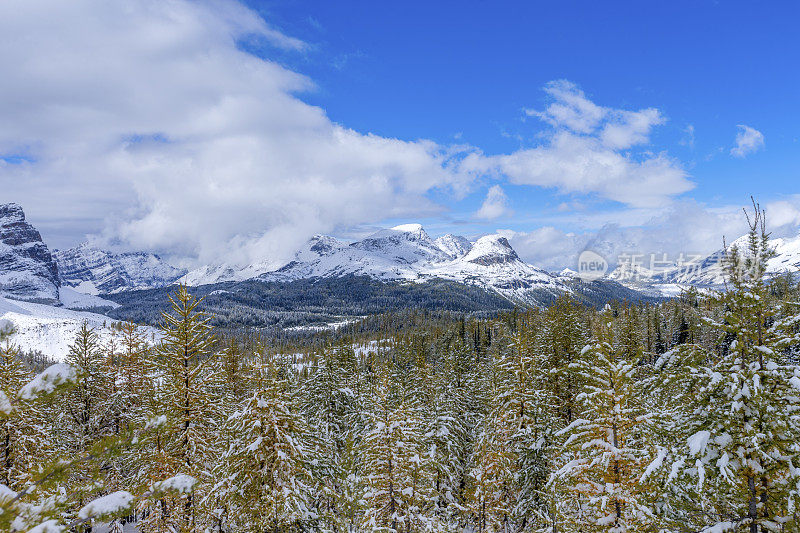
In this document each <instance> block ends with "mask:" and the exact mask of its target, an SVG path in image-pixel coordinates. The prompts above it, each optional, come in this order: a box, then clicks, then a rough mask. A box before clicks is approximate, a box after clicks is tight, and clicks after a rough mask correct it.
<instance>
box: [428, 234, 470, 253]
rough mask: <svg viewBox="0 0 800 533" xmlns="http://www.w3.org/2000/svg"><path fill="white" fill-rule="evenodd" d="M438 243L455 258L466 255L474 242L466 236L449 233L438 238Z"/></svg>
mask: <svg viewBox="0 0 800 533" xmlns="http://www.w3.org/2000/svg"><path fill="white" fill-rule="evenodd" d="M436 244H437V245H438V246H439V248H441V249H442V250H443V251H444V252H445V253H447V254H449V255H450V256H451V257H452V258H453V259H458V258H459V257H464V256H465V255H467V254H468V253H469V251H470V250H471V249H472V243H471V242H469V240H467V239H466V238H465V237H462V236H460V235H453V234H452V233H448V234H447V235H442V236H441V237H439V238H438V239H436Z"/></svg>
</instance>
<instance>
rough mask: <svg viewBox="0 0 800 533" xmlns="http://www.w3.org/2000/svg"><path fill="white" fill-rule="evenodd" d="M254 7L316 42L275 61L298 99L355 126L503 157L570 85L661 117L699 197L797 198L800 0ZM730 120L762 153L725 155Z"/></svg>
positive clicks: (731, 133) (527, 138) (667, 142)
mask: <svg viewBox="0 0 800 533" xmlns="http://www.w3.org/2000/svg"><path fill="white" fill-rule="evenodd" d="M248 3H249V5H251V6H252V7H253V8H254V9H256V10H258V11H259V12H260V13H263V14H264V16H265V17H268V18H269V19H270V20H273V21H275V23H276V24H278V25H279V26H280V27H281V28H282V29H284V30H285V31H287V32H288V33H290V34H292V35H294V36H297V37H299V38H302V39H304V40H306V41H307V42H309V43H312V46H313V48H312V49H311V50H310V51H309V52H308V53H306V54H303V55H302V56H301V57H297V56H296V55H294V54H286V55H284V56H282V57H281V60H282V61H285V62H286V63H287V64H288V65H290V66H291V67H292V68H293V69H296V70H297V71H299V72H302V73H305V74H307V75H309V76H310V77H311V78H312V79H313V80H314V81H315V82H316V83H317V85H318V89H317V90H316V91H313V92H311V93H309V94H306V95H304V96H303V98H304V99H305V100H306V101H308V102H310V103H313V104H315V105H319V106H322V107H323V108H324V109H325V110H326V111H327V113H328V114H329V116H330V117H331V118H332V119H333V120H335V121H337V122H341V123H343V124H346V125H348V126H349V127H352V128H355V129H357V130H359V131H365V132H374V133H377V134H379V135H383V136H389V137H399V138H403V139H415V138H429V139H434V140H436V141H437V142H440V143H451V142H459V141H464V142H468V143H470V144H474V145H476V146H479V147H480V148H482V149H483V150H484V151H486V152H487V153H502V152H507V151H512V150H514V149H516V148H518V147H520V146H529V145H531V144H534V143H536V142H537V139H536V135H537V132H539V131H540V130H541V129H542V124H541V123H539V122H538V121H536V120H532V119H530V118H528V120H524V119H525V117H524V115H523V113H522V110H523V109H525V108H537V107H538V108H541V107H543V105H544V99H545V95H544V94H543V92H542V90H541V88H542V87H543V86H544V85H545V84H546V83H547V82H549V81H551V80H558V79H567V80H570V81H572V82H574V83H576V84H578V85H579V86H580V87H581V88H582V89H583V90H584V91H585V92H586V93H587V95H588V96H589V97H590V98H591V99H592V100H593V101H595V102H596V103H598V104H600V105H606V106H611V107H619V108H625V109H640V108H646V107H656V108H658V109H659V110H661V111H662V113H663V114H664V115H665V117H666V118H667V120H668V122H667V123H666V124H665V125H663V126H661V127H659V128H658V129H657V131H656V132H654V134H653V136H652V149H653V150H667V151H668V152H669V154H670V155H672V156H673V157H675V158H677V159H678V160H680V162H681V163H682V164H683V165H684V166H685V168H686V169H687V170H688V171H689V172H690V173H691V176H692V179H693V181H694V182H695V184H696V187H695V189H694V190H692V191H691V192H690V193H689V195H690V196H692V197H693V198H696V199H697V200H700V201H703V202H711V203H741V202H742V201H746V199H747V197H748V196H749V195H750V194H753V193H756V194H758V195H759V196H762V197H772V196H779V195H781V194H785V193H790V192H797V187H796V185H794V181H795V180H796V179H797V175H798V170H799V169H800V165H799V163H800V156H799V155H798V154H799V152H798V137H799V136H800V132H799V131H798V124H797V118H798V117H800V99H799V98H797V94H798V92H800V70H798V69H797V68H794V66H795V65H798V64H800V39H799V38H798V32H797V27H796V23H797V20H798V19H800V4H798V3H796V2H774V3H769V4H763V3H757V2H716V1H702V0H701V1H691V2H661V3H657V2H591V1H582V2H576V1H567V2H476V1H472V2H417V1H408V2H402V3H392V4H389V3H386V2H308V1H292V2H260V1H251V2H248ZM262 52H264V53H265V55H270V51H262ZM738 124H747V125H750V126H752V127H755V128H756V129H758V130H759V131H761V132H762V133H764V135H765V137H766V138H767V143H766V149H765V150H762V151H760V152H759V153H755V154H752V155H750V156H748V157H747V158H744V159H737V158H733V157H731V156H730V154H729V150H730V149H731V147H732V146H733V142H734V138H735V135H736V133H737V129H736V126H737V125H738ZM690 127H691V128H692V129H693V133H689V132H688V131H687V128H690ZM756 186H757V190H755V189H756ZM520 196H521V198H520ZM515 198H519V200H517V201H520V203H521V206H522V207H524V208H531V207H539V208H545V207H547V206H548V204H552V203H553V202H554V200H553V199H552V198H550V196H549V195H547V194H541V193H540V192H539V191H528V192H527V194H521V195H518V196H515ZM474 200H475V199H474V198H473V203H474ZM470 207H471V206H469V205H465V206H463V208H464V209H467V210H469V209H470Z"/></svg>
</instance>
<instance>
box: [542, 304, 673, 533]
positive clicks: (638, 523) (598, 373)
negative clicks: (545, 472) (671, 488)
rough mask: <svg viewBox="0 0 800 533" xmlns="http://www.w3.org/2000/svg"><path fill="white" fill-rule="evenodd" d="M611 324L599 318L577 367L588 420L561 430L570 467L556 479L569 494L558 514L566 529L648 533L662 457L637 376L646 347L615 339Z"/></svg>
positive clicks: (585, 419)
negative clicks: (653, 476)
mask: <svg viewBox="0 0 800 533" xmlns="http://www.w3.org/2000/svg"><path fill="white" fill-rule="evenodd" d="M605 314H606V313H604V315H605ZM611 327H612V326H611V322H610V321H609V320H608V317H607V316H603V317H601V323H600V324H598V326H597V335H598V338H597V339H596V340H595V342H593V343H592V344H589V345H587V346H586V348H584V350H583V352H584V353H583V357H582V360H581V361H580V362H579V363H578V369H579V371H580V373H581V375H582V377H583V380H584V382H585V385H584V392H582V393H581V394H580V395H579V396H578V400H579V401H580V402H581V404H582V411H583V416H584V418H582V419H577V420H575V421H573V422H572V423H571V424H570V425H569V426H567V427H566V428H564V429H563V430H561V432H560V434H562V435H563V436H565V437H566V441H565V442H564V447H565V449H566V451H567V454H565V455H566V456H565V461H566V462H565V464H563V466H561V468H559V470H558V471H556V472H555V473H554V475H553V481H554V482H556V483H560V487H559V488H560V489H561V490H563V491H564V492H565V494H564V505H562V506H561V509H560V511H561V513H562V514H564V515H565V517H564V522H565V526H566V527H567V531H609V532H615V533H622V532H632V531H648V530H649V528H650V527H652V526H653V524H654V515H655V511H654V503H655V496H654V487H651V486H649V484H648V480H647V477H648V475H649V474H650V473H651V471H652V470H653V469H654V468H655V467H657V466H659V465H660V461H661V460H663V457H662V455H661V454H660V453H659V449H658V448H657V447H656V446H655V445H654V444H653V443H652V442H649V440H650V439H648V428H647V426H648V424H649V423H651V422H652V416H653V415H652V414H651V413H648V412H646V411H645V409H644V407H643V405H642V403H641V400H642V397H643V391H642V390H641V387H640V386H639V383H638V382H637V380H636V377H635V374H636V369H637V368H636V365H637V363H638V362H639V359H640V358H641V349H640V348H639V349H636V348H632V346H631V343H630V342H629V340H628V339H627V338H624V337H623V338H621V339H620V338H618V339H617V341H616V342H615V340H614V337H613V332H612V330H611ZM622 329H623V332H624V328H622ZM631 350H633V353H631Z"/></svg>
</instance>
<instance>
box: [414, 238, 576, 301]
mask: <svg viewBox="0 0 800 533" xmlns="http://www.w3.org/2000/svg"><path fill="white" fill-rule="evenodd" d="M420 274H421V276H425V277H437V278H443V279H449V280H453V281H459V282H462V283H469V284H472V285H478V286H481V287H484V288H486V289H489V290H494V291H496V292H498V293H500V294H501V295H503V296H505V297H506V298H508V299H510V300H516V301H522V302H527V303H536V302H538V301H539V300H540V298H541V292H542V291H545V292H548V293H551V294H556V293H563V292H570V291H571V289H570V288H569V286H568V285H567V284H566V283H565V282H564V281H563V280H561V279H559V278H558V277H557V276H554V275H552V274H550V273H549V272H546V271H544V270H542V269H540V268H537V267H534V266H532V265H529V264H528V263H525V262H524V261H522V260H521V259H520V258H519V256H518V255H517V253H516V252H515V251H514V249H513V248H512V247H511V245H510V244H509V242H508V240H507V239H506V238H505V237H502V236H500V235H487V236H485V237H481V238H480V239H478V240H477V241H476V242H475V244H473V245H472V248H471V249H470V251H469V253H467V254H466V255H464V256H463V257H460V258H458V259H455V260H453V261H450V262H447V263H439V264H433V265H428V266H427V267H425V268H423V269H422V270H421V271H420Z"/></svg>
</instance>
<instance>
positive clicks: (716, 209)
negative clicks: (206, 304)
mask: <svg viewBox="0 0 800 533" xmlns="http://www.w3.org/2000/svg"><path fill="white" fill-rule="evenodd" d="M798 15H800V5H798V4H797V3H793V2H771V3H768V4H765V3H754V2H711V1H704V0H699V1H693V2H670V3H666V2H662V3H655V2H647V3H645V2H604V3H599V2H576V1H565V2H502V1H500V2H478V1H473V2H470V1H462V2H449V1H443V2H415V1H406V2H402V3H388V2H366V1H365V2H348V1H342V2H318V1H314V2H309V1H305V0H294V1H288V0H286V1H284V0H280V1H256V0H245V1H244V2H235V1H232V0H209V1H188V0H137V1H123V0H75V1H73V2H61V1H56V0H6V1H4V2H3V3H0V73H2V74H1V75H2V82H0V202H5V201H15V202H17V203H19V204H21V205H22V206H23V207H24V208H25V211H26V213H27V215H28V219H29V220H30V221H31V222H32V223H34V224H35V225H36V226H37V228H39V229H40V231H41V232H42V234H43V237H44V238H45V240H46V242H48V243H49V244H50V245H51V247H54V248H65V247H69V246H72V245H75V244H77V243H79V242H82V241H85V240H87V239H88V240H91V241H93V242H97V243H98V245H102V246H108V247H113V248H119V249H137V250H149V251H154V252H158V253H161V254H163V255H165V256H167V257H169V258H171V259H172V260H173V261H175V262H177V263H180V264H182V265H187V266H191V265H197V264H205V263H219V262H231V263H237V264H247V263H252V262H259V263H263V262H272V263H274V264H275V265H276V266H279V265H280V264H281V263H282V262H284V261H286V260H287V259H289V258H290V257H291V254H292V253H293V251H294V250H296V249H297V248H298V247H299V246H300V245H301V244H302V243H303V242H304V241H305V240H306V239H308V238H309V237H310V236H312V235H314V234H316V233H326V234H334V235H337V236H340V237H342V238H351V239H354V238H358V237H361V236H364V235H366V234H368V233H370V232H371V231H374V230H375V229H376V228H378V227H385V226H390V225H394V224H400V223H407V222H420V223H422V224H423V225H424V226H425V227H426V229H427V230H428V232H429V233H430V234H431V235H432V236H437V235H441V234H444V233H456V234H462V235H466V236H468V237H472V238H474V237H478V236H480V235H484V234H488V233H495V232H500V233H503V234H504V235H506V236H508V237H509V238H510V240H511V243H512V245H513V246H514V247H515V249H517V251H518V253H519V254H520V255H521V256H522V257H523V258H524V259H526V260H528V261H530V262H533V263H534V264H537V265H540V266H543V267H545V268H549V269H560V268H562V267H564V266H571V265H572V264H573V263H574V261H575V257H576V256H577V254H578V253H579V252H580V251H581V250H583V249H587V248H589V249H595V250H598V251H600V252H602V253H603V254H605V255H607V256H611V257H610V260H611V261H612V262H613V260H614V256H615V255H618V254H620V253H629V252H634V251H636V252H641V253H668V254H670V255H672V256H674V255H677V254H679V253H681V252H684V253H707V252H710V251H713V250H715V249H717V248H719V247H720V245H721V244H722V238H723V236H727V237H728V238H735V237H738V236H739V235H740V234H742V233H743V232H744V230H745V221H744V217H743V215H742V213H741V208H742V206H746V205H748V204H749V202H750V195H754V196H756V197H757V199H758V200H759V201H760V202H761V203H762V204H763V205H764V206H765V207H766V208H767V215H768V220H769V221H770V225H771V229H772V230H773V231H774V233H775V234H776V235H778V236H785V235H796V234H797V232H798V226H800V190H798V186H797V185H796V183H797V181H798V179H797V176H798V170H800V151H798V147H800V145H798V137H800V132H799V131H798V129H800V126H798V123H799V121H798V118H799V117H800V99H798V98H797V96H796V95H797V94H799V93H800V72H798V70H797V69H796V68H795V66H796V65H797V64H799V63H800V61H798V60H799V59H800V57H798V56H800V37H799V36H798V32H797V31H796V30H795V28H794V24H795V21H796V20H797V19H798Z"/></svg>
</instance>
